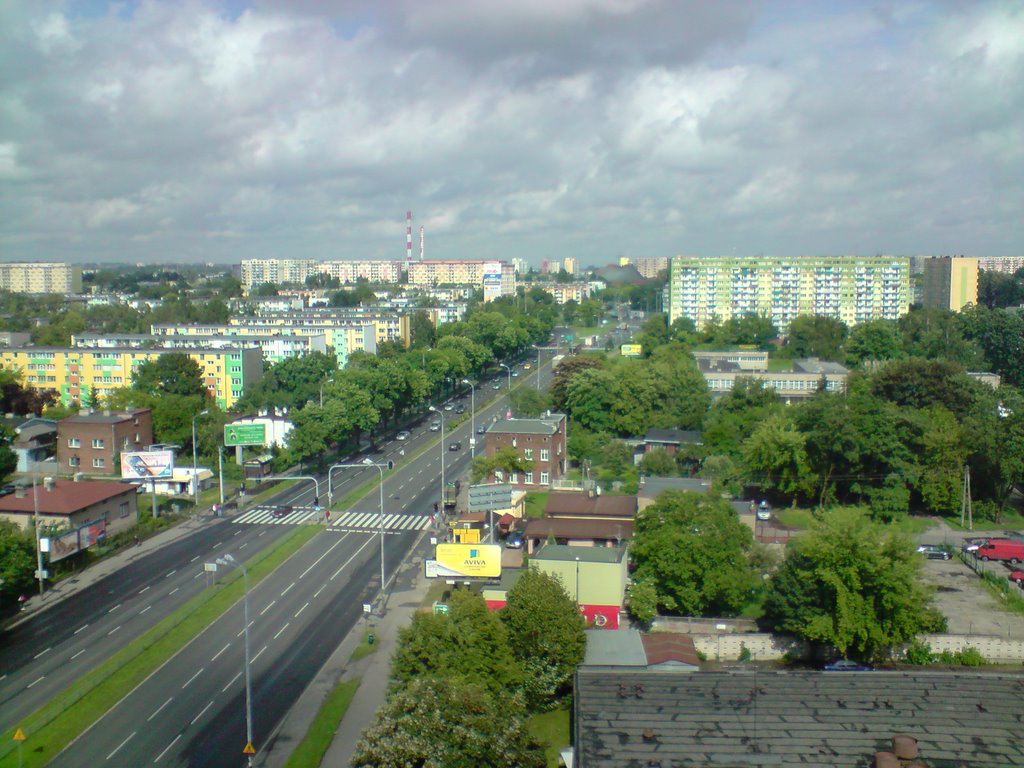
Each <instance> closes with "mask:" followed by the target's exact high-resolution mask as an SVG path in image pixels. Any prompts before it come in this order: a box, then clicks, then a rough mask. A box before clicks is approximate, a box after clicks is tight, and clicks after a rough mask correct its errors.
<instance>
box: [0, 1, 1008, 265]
mask: <svg viewBox="0 0 1024 768" xmlns="http://www.w3.org/2000/svg"><path fill="white" fill-rule="evenodd" d="M407 209H411V210H412V211H413V217H414V221H413V224H414V230H415V236H414V240H415V247H414V250H415V251H417V252H418V248H419V227H420V226H421V225H423V226H425V227H426V255H427V258H490V257H495V258H512V257H514V256H519V257H525V258H528V259H530V260H531V261H532V262H534V263H539V262H540V260H541V259H544V258H551V259H555V258H559V259H560V258H562V257H565V256H576V257H578V258H580V259H581V261H582V262H583V263H584V264H606V263H609V262H611V261H614V260H615V259H616V258H617V257H618V256H619V255H633V256H648V255H664V256H667V255H673V254H676V253H686V254H705V255H722V254H759V253H765V254H778V255H791V254H851V253H856V254H874V253H893V254H908V255H909V254H926V253H945V254H948V253H963V254H970V255H989V254H990V255H1000V254H1024V4H1022V3H1021V2H981V1H980V0H979V1H977V2H975V1H974V0H963V1H962V2H956V1H954V0H947V1H945V2H942V1H940V0H935V2H911V1H909V0H907V1H900V2H877V3H871V2H870V1H869V0H862V1H853V0H851V1H850V2H835V1H833V2H824V1H819V0H793V1H792V2H755V1H754V0H749V1H737V2H729V1H728V0H391V1H390V2H388V1H387V0H378V1H377V2H372V1H370V0H364V1H360V0H333V1H332V0H320V1H318V0H291V1H289V2H285V1H284V0H278V1H277V2H270V1H269V0H268V1H266V2H264V1H261V0H257V1H256V2H252V3H244V2H231V1H227V0H225V1H224V2H215V0H205V1H204V0H197V1H195V2H190V1H189V0H173V1H171V0H166V1H165V2H140V3H135V2H117V3H107V2H99V0H90V1H89V2H67V3H58V2H47V1H46V0H23V1H22V2H17V0H14V1H12V0H0V259H3V260H12V259H32V260H45V259H58V260H70V261H95V260H103V261H130V262H135V261H154V262H156V261H200V262H201V261H217V262H237V261H238V260H240V259H242V258H247V257H257V256H282V257H313V258H343V259H354V258H403V257H404V255H405V212H406V210H407Z"/></svg>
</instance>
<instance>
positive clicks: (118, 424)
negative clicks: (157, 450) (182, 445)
mask: <svg viewBox="0 0 1024 768" xmlns="http://www.w3.org/2000/svg"><path fill="white" fill-rule="evenodd" d="M152 443H153V414H152V413H151V412H150V410H149V408H137V409H135V410H132V411H122V412H111V411H93V412H90V411H88V410H87V409H83V410H82V412H81V413H78V414H76V415H74V416H68V417H67V418H66V419H61V420H60V421H58V422H57V465H58V468H59V470H58V471H60V472H61V473H64V474H73V473H75V472H85V473H86V474H91V475H118V474H120V472H121V467H120V464H119V462H120V455H121V453H122V452H124V451H144V450H146V448H147V447H149V446H150V445H151V444H152Z"/></svg>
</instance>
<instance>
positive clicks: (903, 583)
mask: <svg viewBox="0 0 1024 768" xmlns="http://www.w3.org/2000/svg"><path fill="white" fill-rule="evenodd" d="M920 570H921V558H920V557H919V556H918V555H917V554H916V553H915V551H914V545H913V544H912V543H911V542H910V540H909V539H907V538H905V537H904V536H903V535H902V534H899V533H896V532H892V531H883V529H881V528H880V527H878V526H877V525H874V524H872V523H871V522H869V521H868V519H867V518H866V517H865V516H864V513H863V512H861V511H859V510H855V509H835V510H832V511H830V512H829V514H828V516H827V517H826V518H825V519H824V520H823V521H821V522H818V523H816V524H815V525H814V527H813V528H812V529H811V530H810V531H809V532H807V533H806V534H804V535H803V536H800V537H798V538H797V539H796V540H795V541H794V543H793V545H792V546H791V547H790V548H789V549H788V550H787V553H786V558H785V560H784V561H783V563H782V566H781V567H780V568H779V570H778V571H777V572H776V574H775V576H774V577H773V578H772V580H771V582H770V585H769V589H768V594H767V596H766V598H765V603H764V611H765V621H766V623H767V624H768V626H769V627H770V628H772V629H774V630H776V631H780V632H789V633H793V634H796V635H799V636H800V637H802V638H804V639H806V640H809V641H811V642H813V643H818V644H820V645H825V646H833V647H835V648H837V649H838V650H839V652H840V653H842V654H843V656H847V655H848V654H849V655H854V656H856V657H860V658H870V657H872V656H874V655H876V654H878V653H879V652H881V651H882V650H883V649H884V648H886V647H888V646H893V645H899V644H901V643H905V642H908V641H910V640H913V639H914V638H915V637H916V636H917V635H918V634H919V633H921V632H928V631H936V630H940V631H941V629H942V624H943V619H942V617H941V615H940V614H939V613H938V612H937V611H936V610H935V608H934V606H933V604H932V596H931V594H930V593H929V592H928V591H927V590H926V589H925V587H924V586H922V584H921V581H920V578H919V576H920Z"/></svg>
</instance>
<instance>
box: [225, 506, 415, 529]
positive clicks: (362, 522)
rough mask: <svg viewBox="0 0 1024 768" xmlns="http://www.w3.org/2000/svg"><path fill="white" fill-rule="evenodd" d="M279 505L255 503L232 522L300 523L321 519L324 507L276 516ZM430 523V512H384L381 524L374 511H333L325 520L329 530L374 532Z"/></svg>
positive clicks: (314, 521) (300, 508) (299, 509)
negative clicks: (387, 513)
mask: <svg viewBox="0 0 1024 768" xmlns="http://www.w3.org/2000/svg"><path fill="white" fill-rule="evenodd" d="M277 509H278V507H271V506H258V507H253V508H252V509H250V510H248V511H246V512H243V513H242V514H240V515H239V516H238V517H236V518H235V519H234V521H233V522H236V523H242V524H243V525H301V524H302V523H316V522H320V521H321V520H322V519H323V517H324V510H318V509H315V508H313V507H293V508H292V511H291V512H289V513H287V514H285V515H275V514H274V512H275V510H277ZM429 525H430V516H429V515H398V514H391V515H384V520H383V525H382V524H381V519H380V514H378V513H377V512H342V513H340V514H339V513H333V514H332V515H331V517H330V521H329V523H328V526H327V527H328V530H332V531H369V532H371V533H375V532H377V531H379V530H380V529H381V528H383V529H384V530H385V531H387V532H389V533H400V532H402V531H422V530H423V529H425V528H427V527H428V526H429Z"/></svg>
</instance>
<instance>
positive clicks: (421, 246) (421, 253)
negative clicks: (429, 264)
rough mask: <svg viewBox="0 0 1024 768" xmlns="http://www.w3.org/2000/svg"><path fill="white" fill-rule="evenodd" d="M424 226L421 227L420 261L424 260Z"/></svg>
mask: <svg viewBox="0 0 1024 768" xmlns="http://www.w3.org/2000/svg"><path fill="white" fill-rule="evenodd" d="M423 235H424V233H423V227H420V261H423Z"/></svg>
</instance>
